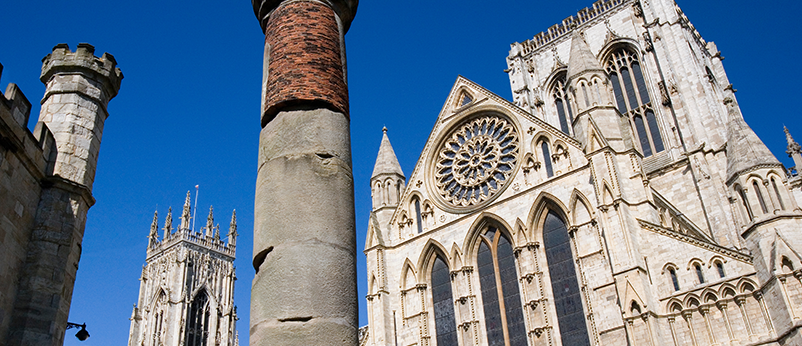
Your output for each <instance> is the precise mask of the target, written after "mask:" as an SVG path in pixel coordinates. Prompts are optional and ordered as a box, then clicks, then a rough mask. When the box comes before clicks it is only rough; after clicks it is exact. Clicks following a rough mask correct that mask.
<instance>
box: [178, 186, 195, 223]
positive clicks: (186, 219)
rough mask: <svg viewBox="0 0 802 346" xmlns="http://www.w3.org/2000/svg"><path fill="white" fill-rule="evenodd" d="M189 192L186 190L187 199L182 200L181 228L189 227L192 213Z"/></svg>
mask: <svg viewBox="0 0 802 346" xmlns="http://www.w3.org/2000/svg"><path fill="white" fill-rule="evenodd" d="M190 200H191V198H190V194H189V191H187V199H186V200H185V201H184V211H183V212H181V227H180V228H181V230H185V229H189V225H190V223H189V219H190V217H191V216H190V215H191V213H192V207H191V206H190Z"/></svg>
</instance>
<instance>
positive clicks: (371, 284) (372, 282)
mask: <svg viewBox="0 0 802 346" xmlns="http://www.w3.org/2000/svg"><path fill="white" fill-rule="evenodd" d="M372 294H376V274H375V273H373V272H371V273H370V278H369V279H368V295H372Z"/></svg>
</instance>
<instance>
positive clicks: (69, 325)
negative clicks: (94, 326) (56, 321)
mask: <svg viewBox="0 0 802 346" xmlns="http://www.w3.org/2000/svg"><path fill="white" fill-rule="evenodd" d="M78 327H81V330H79V331H78V332H77V333H75V337H76V338H78V340H81V341H84V340H86V339H88V338H89V332H87V331H86V323H84V324H78V323H72V322H67V330H69V329H72V328H78Z"/></svg>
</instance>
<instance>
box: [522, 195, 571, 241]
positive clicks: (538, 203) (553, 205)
mask: <svg viewBox="0 0 802 346" xmlns="http://www.w3.org/2000/svg"><path fill="white" fill-rule="evenodd" d="M549 210H551V211H553V212H555V213H557V215H559V216H560V218H562V219H563V222H565V225H566V226H567V227H568V228H569V229H570V228H571V226H573V224H572V223H571V219H570V218H569V215H570V214H569V212H568V207H566V206H565V204H563V202H562V201H560V199H559V198H557V197H556V196H554V195H552V194H550V193H548V192H545V191H542V192H540V194H539V195H538V196H537V198H535V202H534V203H533V204H532V208H531V209H530V210H529V216H528V217H527V222H526V224H527V225H529V230H530V233H529V237H528V238H529V239H530V240H532V241H542V240H543V239H542V238H543V235H542V232H535V230H542V229H543V223H544V222H545V221H546V215H547V214H548V211H549Z"/></svg>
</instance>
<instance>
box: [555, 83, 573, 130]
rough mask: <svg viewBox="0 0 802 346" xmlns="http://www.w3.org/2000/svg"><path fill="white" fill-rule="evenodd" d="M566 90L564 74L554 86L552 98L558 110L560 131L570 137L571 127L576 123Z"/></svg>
mask: <svg viewBox="0 0 802 346" xmlns="http://www.w3.org/2000/svg"><path fill="white" fill-rule="evenodd" d="M565 90H566V89H565V74H562V75H560V76H559V77H558V78H557V79H556V80H555V81H554V84H552V87H551V97H552V99H553V100H554V107H555V108H557V119H558V120H559V121H560V130H562V131H563V132H565V133H566V134H568V135H570V134H571V125H572V124H573V123H574V113H573V110H571V101H570V99H569V98H568V93H566V92H565Z"/></svg>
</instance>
